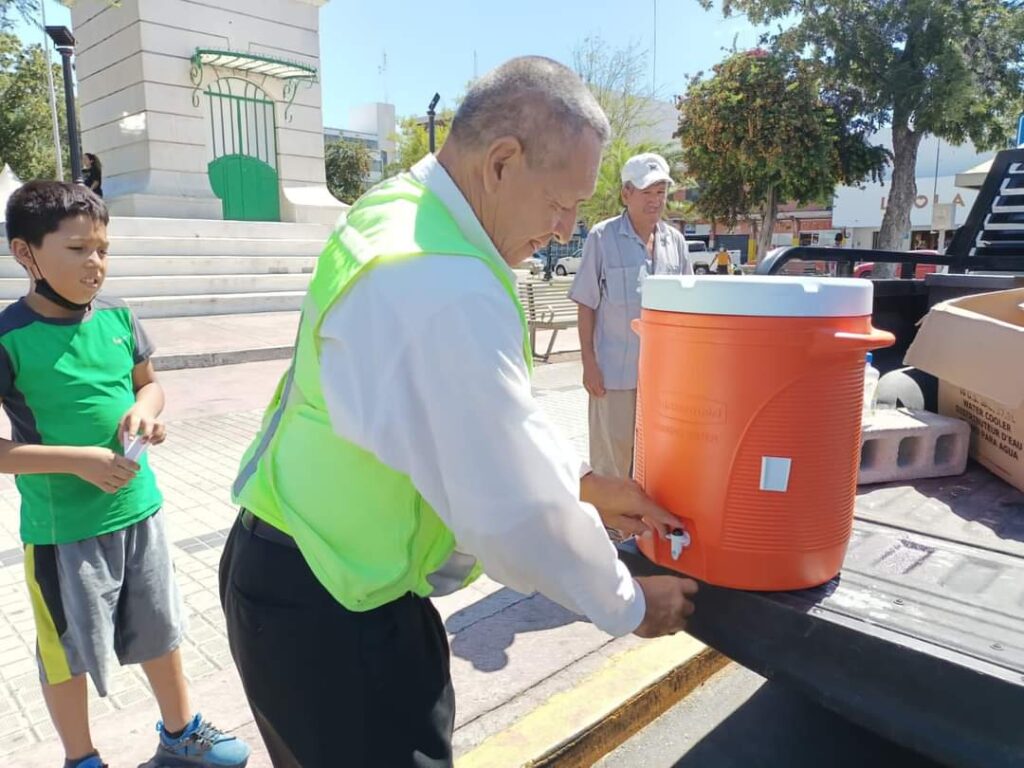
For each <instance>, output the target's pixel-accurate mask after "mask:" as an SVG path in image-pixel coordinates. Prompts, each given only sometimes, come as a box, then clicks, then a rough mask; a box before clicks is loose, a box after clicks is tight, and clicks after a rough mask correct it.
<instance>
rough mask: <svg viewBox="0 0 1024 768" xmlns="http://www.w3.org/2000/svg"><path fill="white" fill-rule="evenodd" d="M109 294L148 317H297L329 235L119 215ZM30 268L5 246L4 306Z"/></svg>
mask: <svg viewBox="0 0 1024 768" xmlns="http://www.w3.org/2000/svg"><path fill="white" fill-rule="evenodd" d="M107 232H108V235H109V237H110V257H109V258H110V264H109V271H108V275H107V281H106V284H105V285H104V289H103V291H104V293H105V294H106V295H108V296H114V297H118V298H122V299H125V300H126V301H127V302H128V303H129V304H130V305H131V306H132V308H133V309H134V310H135V312H136V313H137V314H138V315H139V317H143V318H172V317H195V316H201V315H236V314H254V313H263V312H291V311H295V310H298V309H299V308H301V306H302V299H303V296H304V295H305V291H306V288H307V286H308V285H309V279H310V275H311V274H312V272H313V270H314V268H315V267H316V259H317V257H318V256H319V254H320V252H321V250H323V246H324V243H325V242H326V240H327V237H328V234H329V232H328V230H327V228H325V227H323V226H320V225H319V224H294V223H287V222H249V221H217V220H206V219H158V218H141V217H140V218H130V217H115V218H112V219H111V220H110V225H109V227H108V228H107ZM27 288H28V282H27V278H26V276H25V272H24V270H23V269H22V268H21V267H20V266H19V265H18V264H17V263H16V262H15V261H14V259H13V257H12V256H11V255H10V254H9V252H8V251H7V248H6V242H4V243H3V244H2V245H0V305H6V304H8V303H10V302H11V301H12V300H14V299H17V298H18V297H20V296H23V295H24V294H25V292H26V290H27Z"/></svg>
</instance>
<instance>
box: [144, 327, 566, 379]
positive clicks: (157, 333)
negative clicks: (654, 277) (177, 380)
mask: <svg viewBox="0 0 1024 768" xmlns="http://www.w3.org/2000/svg"><path fill="white" fill-rule="evenodd" d="M298 322H299V313H298V312H263V313H257V314H250V315H208V316H202V317H167V318H157V319H152V320H146V321H145V327H146V331H147V333H149V335H150V336H151V337H152V338H153V341H154V343H155V344H156V349H157V351H156V355H155V357H154V358H153V362H154V365H155V366H156V368H157V370H162V371H167V370H178V369H182V368H208V367H211V366H222V365H237V364H239V363H251V362H258V361H262V360H280V359H284V358H288V357H291V351H292V346H293V345H294V343H295V332H296V329H297V328H298ZM551 334H552V331H538V332H537V349H538V350H539V351H541V352H544V351H545V350H547V348H548V341H549V340H550V339H551ZM579 351H580V339H579V334H578V333H577V331H576V329H575V328H569V329H568V330H564V331H559V333H558V336H557V337H556V338H555V346H554V348H553V349H552V353H551V354H552V360H555V359H562V360H564V359H567V358H568V357H571V356H573V355H575V354H577V353H579Z"/></svg>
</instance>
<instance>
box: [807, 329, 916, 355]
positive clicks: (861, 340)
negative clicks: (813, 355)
mask: <svg viewBox="0 0 1024 768" xmlns="http://www.w3.org/2000/svg"><path fill="white" fill-rule="evenodd" d="M895 343H896V337H895V336H894V335H893V334H891V333H889V331H882V330H879V329H878V328H872V329H871V332H870V333H850V332H848V331H822V333H821V334H819V336H818V338H817V339H816V343H815V345H814V351H815V352H836V351H840V350H848V349H862V350H864V351H867V350H869V349H881V348H882V347H891V346H892V345H893V344H895Z"/></svg>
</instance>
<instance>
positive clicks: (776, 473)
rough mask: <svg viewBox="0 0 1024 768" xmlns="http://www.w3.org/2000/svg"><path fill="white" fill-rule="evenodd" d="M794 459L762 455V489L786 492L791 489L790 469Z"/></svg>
mask: <svg viewBox="0 0 1024 768" xmlns="http://www.w3.org/2000/svg"><path fill="white" fill-rule="evenodd" d="M792 466H793V460H792V459H783V458H779V457H777V456H762V457H761V490H762V491H774V492H776V493H785V492H786V491H788V490H789V470H790V468H791V467H792Z"/></svg>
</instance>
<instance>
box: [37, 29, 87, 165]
mask: <svg viewBox="0 0 1024 768" xmlns="http://www.w3.org/2000/svg"><path fill="white" fill-rule="evenodd" d="M46 34H48V35H49V36H50V39H51V40H53V44H54V45H55V46H56V48H57V52H58V53H60V64H61V69H63V71H64V104H65V106H66V108H67V113H68V151H69V152H70V153H71V178H72V180H73V181H74V182H75V183H76V184H81V183H82V147H81V144H80V143H79V138H78V118H77V117H76V115H75V88H74V81H73V80H72V76H71V56H72V54H74V52H75V36H74V35H72V34H71V30H70V29H68V28H67V27H47V28H46Z"/></svg>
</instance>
